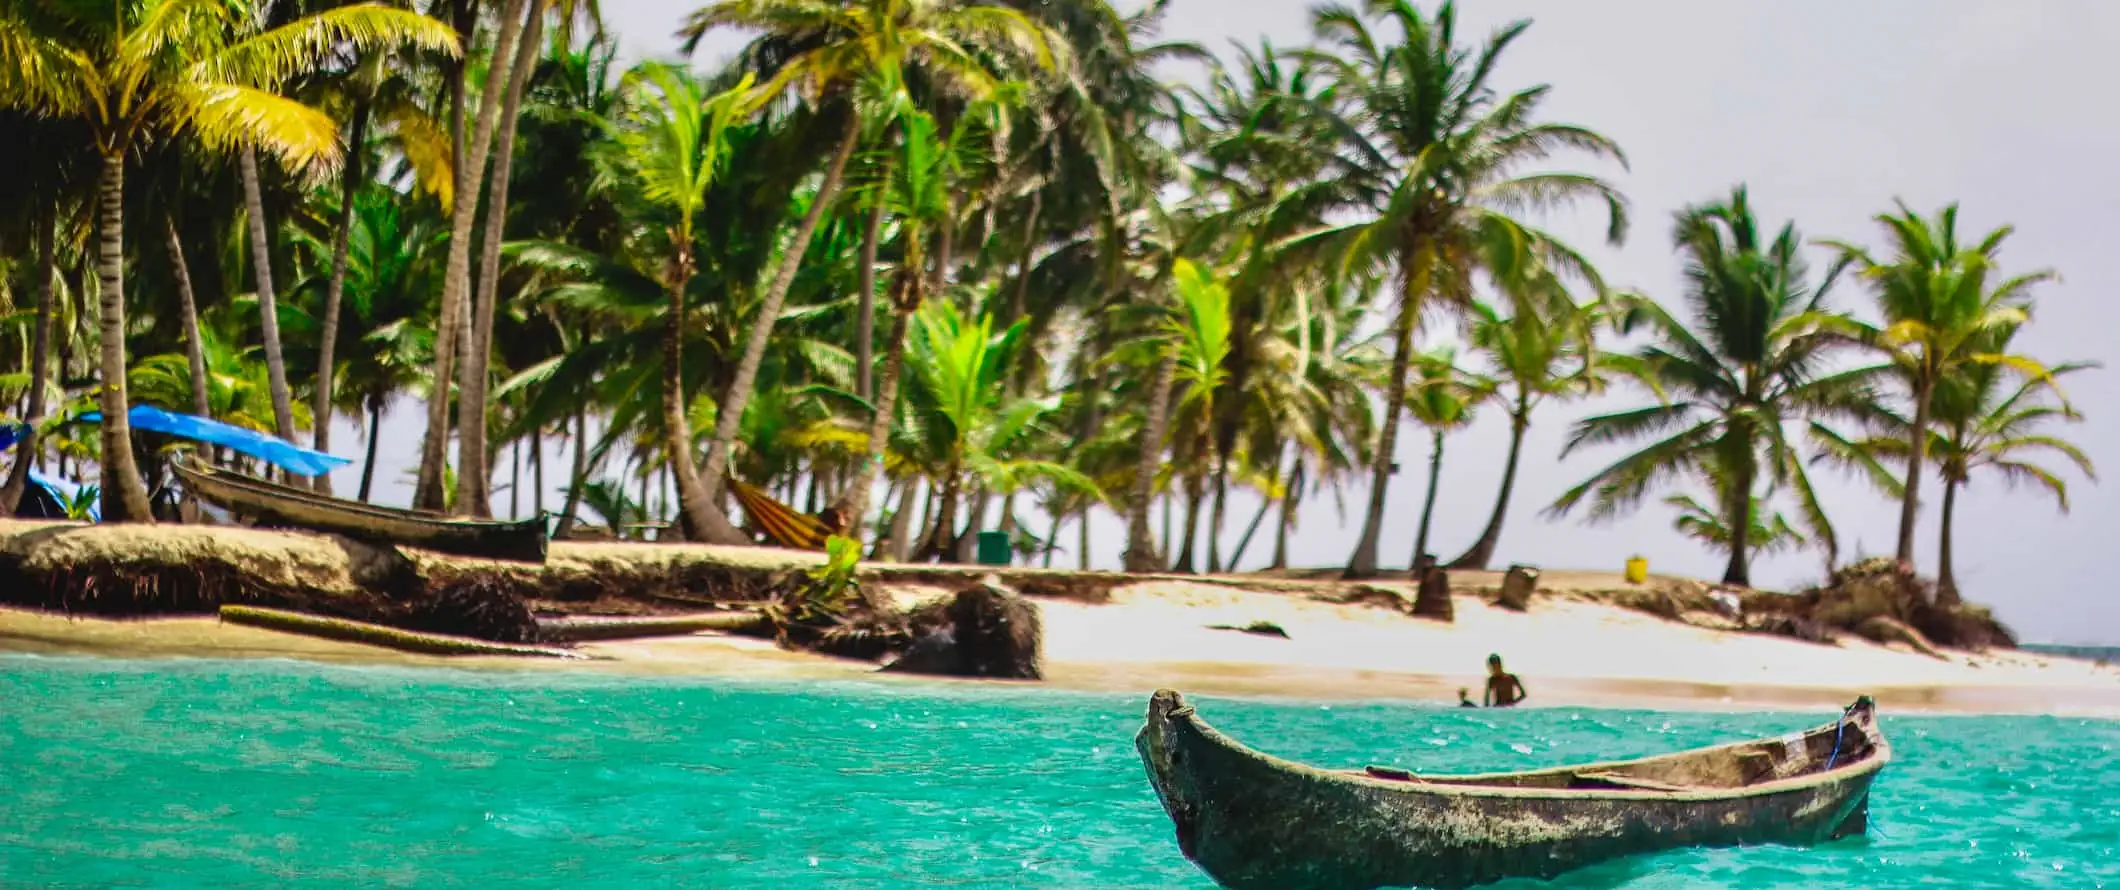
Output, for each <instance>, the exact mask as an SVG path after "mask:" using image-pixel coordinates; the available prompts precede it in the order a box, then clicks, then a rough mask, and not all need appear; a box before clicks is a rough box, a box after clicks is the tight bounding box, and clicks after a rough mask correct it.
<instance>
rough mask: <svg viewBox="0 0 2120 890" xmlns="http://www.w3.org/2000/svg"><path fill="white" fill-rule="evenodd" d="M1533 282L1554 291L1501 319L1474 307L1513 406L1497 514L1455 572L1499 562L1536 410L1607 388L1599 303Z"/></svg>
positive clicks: (1483, 342)
mask: <svg viewBox="0 0 2120 890" xmlns="http://www.w3.org/2000/svg"><path fill="white" fill-rule="evenodd" d="M1533 280H1534V281H1536V282H1539V283H1540V286H1544V287H1547V288H1549V290H1548V293H1547V296H1546V297H1545V298H1544V299H1532V300H1526V301H1523V304H1522V305H1520V306H1519V307H1518V309H1517V311H1516V313H1515V314H1514V315H1511V316H1508V317H1503V316H1502V315H1501V313H1500V312H1498V311H1497V310H1496V309H1495V308H1494V307H1492V306H1489V305H1486V304H1477V305H1475V306H1474V307H1473V309H1472V316H1473V322H1472V345H1473V348H1474V349H1476V350H1478V351H1479V352H1480V353H1482V354H1483V355H1484V356H1485V357H1486V358H1487V360H1488V362H1489V363H1490V364H1491V365H1492V367H1493V368H1494V370H1495V376H1496V378H1497V381H1498V383H1500V384H1501V385H1502V386H1503V387H1506V389H1508V390H1509V392H1507V393H1502V392H1497V395H1498V396H1499V397H1501V398H1503V399H1506V402H1505V404H1506V405H1507V406H1508V411H1509V456H1508V457H1507V458H1504V459H1503V462H1502V488H1501V492H1500V493H1499V494H1497V495H1495V500H1494V512H1493V513H1491V514H1490V515H1489V516H1488V519H1487V525H1486V527H1485V528H1483V529H1481V531H1480V536H1479V538H1478V539H1477V540H1475V541H1473V543H1472V546H1471V547H1469V548H1467V549H1466V550H1465V553H1464V555H1462V556H1459V557H1458V558H1457V559H1454V560H1451V561H1450V563H1449V567H1450V568H1453V569H1476V570H1485V569H1486V568H1487V564H1488V563H1489V562H1492V561H1493V560H1494V550H1495V548H1496V547H1497V546H1499V545H1500V544H1501V539H1502V519H1503V517H1504V516H1505V515H1507V513H1508V512H1509V497H1510V495H1511V494H1512V493H1513V492H1514V490H1515V486H1516V466H1517V459H1518V458H1520V457H1521V456H1522V455H1523V451H1524V432H1525V431H1526V430H1529V429H1530V428H1531V413H1532V412H1533V411H1535V410H1537V409H1538V406H1539V405H1540V404H1542V403H1544V402H1546V401H1547V400H1549V399H1562V400H1566V399H1574V398H1580V397H1582V396H1585V395H1589V394H1592V393H1595V392H1597V391H1598V390H1599V389H1600V388H1602V387H1603V385H1604V378H1603V373H1602V372H1603V368H1602V367H1601V365H1600V360H1599V354H1598V352H1597V344H1596V336H1597V327H1598V325H1599V324H1600V323H1601V322H1602V320H1603V314H1602V313H1601V312H1600V311H1599V310H1600V305H1599V303H1598V302H1596V301H1593V302H1590V303H1585V304H1577V303H1575V302H1574V301H1573V300H1572V299H1570V298H1569V296H1568V293H1567V291H1566V290H1564V289H1561V288H1559V287H1558V286H1557V285H1556V284H1555V283H1554V282H1553V281H1552V279H1551V278H1550V277H1546V276H1538V275H1534V276H1533ZM1414 555H1415V556H1416V557H1418V556H1419V555H1420V554H1419V553H1418V552H1417V553H1415V554H1414Z"/></svg>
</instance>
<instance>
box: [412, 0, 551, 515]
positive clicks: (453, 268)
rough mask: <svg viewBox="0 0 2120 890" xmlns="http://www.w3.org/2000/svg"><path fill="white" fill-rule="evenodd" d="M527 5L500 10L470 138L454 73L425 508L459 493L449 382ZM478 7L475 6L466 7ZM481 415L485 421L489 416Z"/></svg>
mask: <svg viewBox="0 0 2120 890" xmlns="http://www.w3.org/2000/svg"><path fill="white" fill-rule="evenodd" d="M526 2H528V0H505V2H503V3H502V5H501V7H500V10H499V13H500V17H501V19H500V21H501V27H500V32H499V34H498V35H496V37H495V38H494V43H493V48H492V57H491V61H492V64H491V65H489V66H488V70H487V76H486V83H485V86H484V87H482V88H481V91H480V95H479V100H478V109H477V111H476V117H477V119H476V122H475V123H473V124H472V125H471V126H470V128H469V134H470V135H469V138H468V139H467V138H465V133H466V130H465V125H464V120H463V112H464V108H463V105H462V101H463V98H464V92H465V78H466V77H467V76H468V70H467V69H468V68H469V66H468V65H466V64H458V65H455V66H453V68H452V70H451V72H450V74H449V77H450V80H451V83H450V87H449V88H450V93H451V96H450V100H451V106H452V107H451V109H450V123H451V126H452V128H453V129H454V130H455V132H456V135H457V140H456V151H455V156H454V158H453V164H452V166H451V175H452V177H453V181H452V183H451V185H450V190H449V192H450V195H451V199H450V202H449V205H450V216H449V266H448V277H447V278H446V279H444V280H443V285H442V305H441V315H440V319H439V321H438V324H439V325H440V329H439V330H438V331H437V332H436V335H435V347H434V371H435V376H436V379H437V381H438V383H437V384H436V386H435V388H434V391H433V392H431V393H429V394H428V398H427V432H426V434H425V435H424V436H423V437H421V439H420V463H419V468H418V471H417V481H416V482H415V483H414V486H413V495H412V505H413V506H414V507H417V508H420V509H424V510H444V509H446V506H447V504H449V503H450V502H452V501H453V500H455V498H454V494H455V492H453V491H445V490H444V481H443V478H442V476H443V474H444V469H445V465H446V464H447V463H448V454H447V452H448V447H449V418H450V411H449V408H450V404H451V399H450V397H449V385H448V381H450V380H453V379H455V378H456V374H457V373H458V372H457V369H456V362H457V361H458V360H459V359H463V360H467V361H468V360H469V356H465V355H460V354H459V353H462V352H465V351H466V348H467V347H470V346H472V345H474V344H472V343H470V340H471V337H470V332H469V331H468V330H465V329H464V325H465V324H467V323H469V322H472V321H473V319H472V317H471V316H472V313H471V311H470V309H471V307H470V305H469V304H470V302H471V300H472V292H471V260H472V242H471V236H472V227H473V226H474V225H475V224H476V223H477V221H478V219H477V217H478V205H479V193H480V192H481V191H482V190H483V189H484V185H485V182H486V163H487V160H488V157H489V154H490V152H491V149H492V146H493V130H494V125H495V123H496V122H497V121H498V119H499V118H498V115H499V113H500V106H501V104H502V103H501V95H502V91H503V90H504V89H505V88H506V87H507V86H508V75H509V72H510V71H511V70H512V68H513V66H512V64H511V61H512V60H513V59H514V58H515V57H514V55H513V53H514V51H515V47H516V43H517V41H518V39H519V38H520V36H521V34H522V29H523V25H524V24H525V22H526V21H528V19H526V18H525V17H524V13H523V9H524V5H525V3H526ZM475 9H476V5H475V4H473V5H472V6H471V7H469V8H468V9H467V10H466V11H469V10H475ZM458 24H459V26H460V27H461V28H463V29H466V31H467V36H468V30H469V29H470V28H474V27H475V26H476V18H475V17H474V16H468V15H467V16H464V17H462V18H460V19H459V22H458ZM479 420H480V422H483V420H484V418H480V419H479ZM459 469H461V468H459Z"/></svg>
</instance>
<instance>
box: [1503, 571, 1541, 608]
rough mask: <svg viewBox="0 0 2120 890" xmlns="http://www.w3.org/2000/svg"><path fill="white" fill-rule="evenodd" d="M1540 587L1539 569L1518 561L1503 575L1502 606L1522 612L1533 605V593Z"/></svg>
mask: <svg viewBox="0 0 2120 890" xmlns="http://www.w3.org/2000/svg"><path fill="white" fill-rule="evenodd" d="M1537 589H1538V569H1536V568H1533V567H1531V566H1527V565H1524V564H1522V563H1518V564H1516V565H1513V566H1510V567H1509V573H1508V574H1506V575H1503V576H1502V595H1501V598H1500V603H1501V606H1502V608H1504V609H1509V610H1511V611H1515V612H1522V611H1524V610H1526V609H1529V608H1530V607H1531V594H1532V592H1534V591H1536V590H1537Z"/></svg>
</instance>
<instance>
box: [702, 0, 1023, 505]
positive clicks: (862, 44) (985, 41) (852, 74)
mask: <svg viewBox="0 0 2120 890" xmlns="http://www.w3.org/2000/svg"><path fill="white" fill-rule="evenodd" d="M731 27H733V28H744V29H750V30H755V31H761V32H764V33H763V36H761V37H760V38H758V40H757V41H754V43H753V45H752V51H751V52H750V53H749V55H750V57H751V58H752V59H754V60H760V61H763V60H765V59H768V58H771V59H772V60H773V61H775V62H777V63H778V64H777V69H776V70H773V71H770V72H763V73H766V74H769V75H770V77H771V79H770V80H769V81H767V82H766V84H765V87H764V89H765V91H766V92H767V93H769V94H772V95H779V94H781V93H784V92H787V91H789V90H791V89H794V88H797V87H798V86H800V87H801V88H802V89H803V91H804V92H805V93H806V96H807V98H809V99H810V100H811V101H812V102H813V103H814V105H815V107H817V108H819V109H820V110H823V109H825V108H828V107H831V106H835V105H840V104H843V100H844V98H845V97H846V94H847V93H848V92H849V91H850V89H851V88H852V87H853V86H854V85H855V84H856V83H858V82H860V81H862V80H864V79H867V78H875V77H881V78H884V79H885V80H886V81H889V82H899V81H900V80H901V79H902V78H903V76H904V74H903V72H905V71H907V70H908V69H913V68H917V69H919V70H921V71H923V72H925V73H927V74H928V75H930V76H932V77H933V78H935V79H936V80H937V81H939V82H942V83H946V84H948V85H949V86H950V87H951V88H952V89H954V90H956V91H957V92H958V93H959V94H961V95H964V96H967V97H970V98H975V99H977V98H986V97H988V96H991V95H992V94H993V91H994V89H995V87H996V86H997V84H998V78H997V76H996V73H995V70H994V68H992V67H990V66H991V65H992V64H993V63H994V62H995V61H998V60H999V59H998V58H997V56H996V55H995V53H996V52H997V51H998V52H1000V53H1004V54H1015V55H1021V56H1026V57H1029V58H1033V59H1035V60H1037V62H1038V63H1039V64H1040V65H1050V64H1051V62H1052V51H1051V46H1050V45H1049V43H1048V41H1047V37H1046V32H1045V30H1044V29H1042V28H1040V27H1038V26H1037V25H1036V24H1035V23H1033V22H1031V21H1030V20H1029V19H1028V18H1026V17H1024V16H1023V14H1021V13H1019V12H1016V11H1014V10H1011V9H1006V8H1002V7H996V6H986V5H980V4H974V3H969V2H963V0H939V2H921V0H864V2H861V3H858V4H844V5H842V4H837V3H821V2H817V0H716V2H714V3H712V4H710V5H708V6H705V7H702V8H701V9H699V10H698V11H697V12H694V13H693V14H692V17H691V19H690V20H689V21H688V22H687V23H686V25H685V28H684V29H683V31H682V32H681V33H682V34H683V35H684V36H685V37H686V39H687V41H688V44H687V49H688V50H689V49H690V48H691V47H692V46H696V45H697V43H698V41H699V39H700V38H701V37H702V36H704V35H705V34H706V33H707V32H708V31H710V30H713V29H715V28H731ZM837 113H838V114H840V115H841V116H842V117H843V118H844V121H845V122H844V124H842V130H841V133H840V137H839V143H838V145H837V147H836V148H835V149H834V150H833V153H832V157H831V161H830V163H829V164H828V165H827V166H826V167H825V172H824V179H823V181H822V183H820V184H819V185H818V187H817V192H816V194H815V195H813V196H811V198H810V206H809V210H808V212H806V213H805V214H804V215H803V218H802V222H801V223H800V224H799V225H798V226H797V227H796V229H795V233H794V235H793V237H792V239H791V240H790V241H789V242H788V248H787V249H786V251H785V252H784V253H783V254H782V256H781V258H780V264H779V267H778V269H777V270H776V271H775V272H774V275H773V278H772V283H771V284H770V285H768V287H767V289H766V292H765V297H764V300H763V302H762V304H761V305H760V307H759V311H758V313H757V315H756V316H755V318H754V321H753V323H752V327H751V331H750V334H749V335H748V336H747V337H745V338H744V348H743V357H742V359H741V360H740V361H739V362H738V363H737V365H736V372H735V379H734V380H732V381H731V382H730V385H729V387H728V390H727V393H726V395H724V396H723V398H722V400H721V403H720V405H719V407H718V408H717V410H716V414H715V422H714V438H713V440H712V442H711V443H710V445H709V447H708V450H707V462H706V466H705V467H704V469H703V470H702V474H703V475H704V476H705V477H706V478H707V484H708V485H709V486H719V485H720V476H721V472H722V468H723V467H725V466H726V465H727V463H728V460H729V453H730V450H731V448H732V447H733V446H734V444H735V439H736V433H737V431H738V429H739V428H741V426H742V424H743V411H744V406H745V405H746V404H747V403H748V402H749V401H750V398H751V391H752V387H753V386H754V385H755V384H756V382H757V379H758V370H759V367H760V365H762V364H763V363H764V361H765V354H766V346H767V344H768V342H769V341H770V339H771V337H772V334H773V326H774V324H775V323H776V322H777V321H778V319H779V316H780V307H781V304H782V302H783V301H784V300H785V299H786V298H787V295H788V290H789V289H790V288H791V287H793V285H794V283H795V275H796V272H797V271H798V270H799V269H800V268H801V266H802V259H803V254H804V251H806V250H807V249H808V247H809V244H810V240H811V237H812V236H813V235H815V233H816V231H817V227H818V223H819V222H820V221H821V220H822V218H823V216H824V213H825V211H826V210H827V209H828V208H830V207H831V206H832V204H833V198H834V197H835V195H836V194H837V193H838V191H839V185H840V179H841V177H842V175H843V174H844V172H845V170H846V164H847V159H848V158H849V157H851V156H852V155H853V153H854V149H855V147H856V144H857V143H858V142H859V141H860V135H861V116H860V115H858V114H855V113H853V112H852V111H851V110H849V109H838V110H837Z"/></svg>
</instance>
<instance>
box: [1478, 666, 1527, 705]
mask: <svg viewBox="0 0 2120 890" xmlns="http://www.w3.org/2000/svg"><path fill="white" fill-rule="evenodd" d="M1528 695H1530V693H1528V692H1525V691H1524V683H1523V681H1521V680H1518V679H1517V678H1516V675H1515V674H1512V673H1509V672H1508V671H1505V670H1502V657H1501V656H1500V655H1489V656H1487V695H1486V699H1487V706H1488V707H1491V708H1506V707H1510V706H1512V705H1515V704H1516V703H1517V702H1520V701H1523V700H1524V699H1525V697H1527V696H1528Z"/></svg>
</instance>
